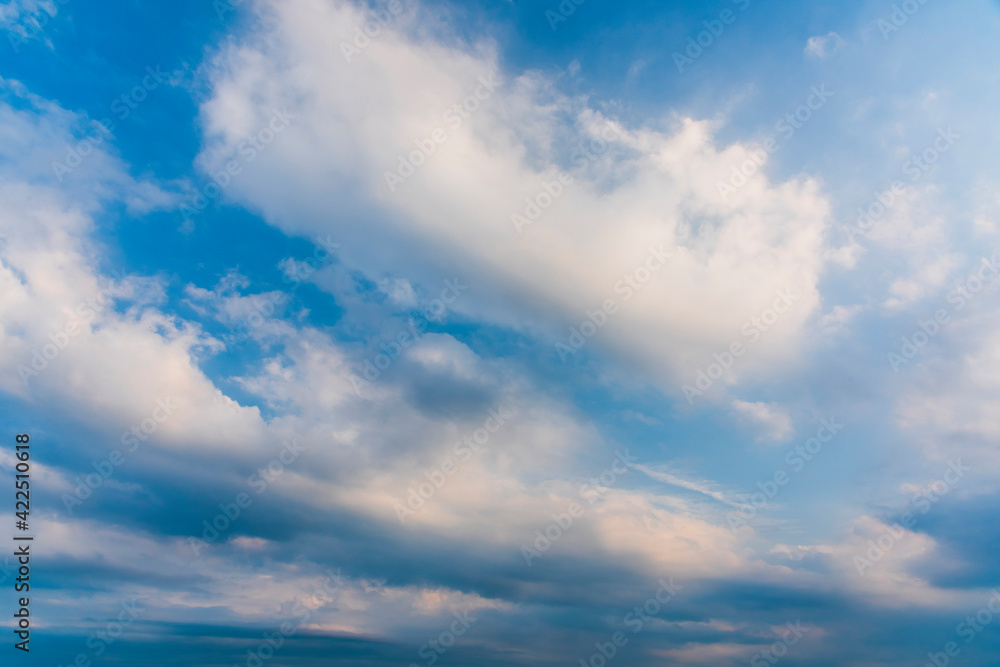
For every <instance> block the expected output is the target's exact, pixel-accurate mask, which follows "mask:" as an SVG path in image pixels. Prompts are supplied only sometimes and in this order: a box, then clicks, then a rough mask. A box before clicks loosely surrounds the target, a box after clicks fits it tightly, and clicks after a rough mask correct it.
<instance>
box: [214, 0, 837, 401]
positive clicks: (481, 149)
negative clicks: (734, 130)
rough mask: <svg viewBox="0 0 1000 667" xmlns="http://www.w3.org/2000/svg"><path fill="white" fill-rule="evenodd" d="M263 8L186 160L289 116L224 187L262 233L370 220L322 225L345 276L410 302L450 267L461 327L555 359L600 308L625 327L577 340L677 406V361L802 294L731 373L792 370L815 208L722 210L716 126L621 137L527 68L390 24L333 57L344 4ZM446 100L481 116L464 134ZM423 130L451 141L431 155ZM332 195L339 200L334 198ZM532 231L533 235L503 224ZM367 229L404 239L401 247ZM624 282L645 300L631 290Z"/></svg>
mask: <svg viewBox="0 0 1000 667" xmlns="http://www.w3.org/2000/svg"><path fill="white" fill-rule="evenodd" d="M257 7H258V10H259V11H260V12H261V13H262V14H263V15H266V16H269V17H270V18H271V19H272V20H271V21H270V22H268V23H267V24H266V26H264V25H262V26H261V27H260V29H259V30H257V31H255V32H253V33H250V35H248V37H247V38H246V39H245V40H244V41H243V42H241V43H240V44H239V45H235V44H234V45H232V46H228V47H225V48H223V49H222V50H221V51H220V52H219V54H218V55H217V56H216V57H215V58H214V59H213V61H212V62H211V64H210V65H209V66H207V67H206V68H205V72H206V75H207V76H208V78H209V80H210V82H211V86H212V91H213V92H212V96H211V98H210V99H209V101H207V102H206V103H205V104H204V105H203V106H202V109H201V112H202V116H201V117H202V121H203V124H204V127H205V130H206V134H207V138H208V144H207V146H206V148H205V150H204V151H203V152H202V155H201V156H200V163H201V164H202V165H203V166H204V168H205V169H206V170H216V169H218V168H220V166H222V165H224V163H225V161H226V160H229V159H230V158H231V156H232V155H234V154H235V153H236V152H237V150H238V146H239V144H240V142H241V141H243V140H244V139H245V137H246V136H247V135H248V134H251V133H253V132H254V131H256V129H257V128H260V127H264V126H266V123H267V118H268V117H269V116H270V115H271V114H272V110H273V109H284V108H287V109H288V110H289V112H290V113H294V114H295V115H296V118H295V120H294V122H293V123H292V125H291V126H290V127H289V129H287V130H285V131H284V132H283V133H282V135H281V136H280V137H276V138H275V139H274V141H273V143H271V144H270V145H269V146H268V147H267V150H266V151H264V152H262V153H260V155H259V157H257V159H256V160H255V161H254V162H253V163H252V164H250V165H248V166H247V169H245V170H244V172H243V174H242V175H241V176H240V178H239V180H238V181H237V180H236V179H234V183H233V185H231V186H230V188H229V190H228V192H229V195H230V196H231V197H233V198H234V199H236V200H238V201H241V202H243V203H245V204H246V205H247V206H250V207H252V208H254V209H256V210H260V211H261V212H262V213H263V215H264V217H265V218H266V219H267V220H268V221H269V222H270V223H271V224H273V225H276V226H277V227H279V228H280V229H282V230H284V231H285V232H287V233H292V234H309V235H315V234H325V233H328V232H329V231H330V230H331V229H332V228H334V224H333V223H332V222H331V219H330V216H329V215H327V213H326V212H327V211H329V210H331V206H333V205H334V202H336V207H337V210H341V211H344V212H345V213H346V212H348V211H356V212H358V213H359V214H360V213H361V212H362V211H363V212H364V213H363V215H362V217H363V218H364V220H365V223H364V225H363V226H359V225H356V224H355V223H353V222H352V221H351V220H352V219H354V218H356V216H355V215H353V214H352V215H345V216H343V217H341V218H340V219H339V220H338V221H337V223H336V225H335V227H336V231H337V235H338V238H342V239H344V243H345V244H350V245H352V247H353V248H354V249H353V250H352V252H351V253H350V257H349V258H346V259H345V261H348V262H351V263H352V265H353V266H356V267H361V266H363V267H365V269H366V271H368V272H370V273H373V274H375V275H379V274H383V273H388V272H389V270H390V267H395V269H396V270H405V272H406V273H407V274H408V275H410V276H412V279H411V282H412V283H414V284H415V285H416V284H417V283H418V282H419V283H420V284H422V285H433V284H435V283H440V281H441V280H443V279H445V278H447V277H449V276H448V274H447V273H446V272H443V271H441V270H440V268H437V267H440V266H441V265H447V266H449V267H452V270H453V271H454V272H455V273H458V274H459V275H461V276H463V279H465V280H467V281H469V282H470V283H471V284H475V285H476V287H475V288H474V289H476V295H475V298H474V299H463V300H462V301H461V302H460V303H458V304H456V306H455V309H456V311H457V312H460V313H462V314H464V315H466V316H468V317H472V318H475V319H478V320H485V321H489V322H495V323H497V324H500V325H502V326H505V327H510V328H515V329H522V328H523V327H524V326H525V323H526V322H527V323H533V324H531V325H530V326H531V327H532V329H533V330H534V332H535V333H536V334H541V335H543V336H546V337H549V339H550V340H551V341H552V344H553V351H554V344H555V343H556V342H557V341H558V340H560V339H562V338H565V337H567V336H568V335H569V334H568V330H569V326H571V325H579V323H580V322H581V320H583V319H585V318H586V317H587V312H588V311H593V310H594V309H595V308H600V306H601V304H603V303H604V302H605V301H607V300H609V299H615V300H616V301H617V303H618V305H619V306H620V309H619V313H618V314H617V315H615V317H614V318H612V319H611V320H610V321H609V322H608V323H607V325H606V326H605V327H603V328H602V331H601V334H600V336H599V337H598V338H596V339H595V340H594V341H593V342H592V343H591V344H592V345H593V346H594V348H595V349H599V350H605V351H607V352H609V353H611V354H613V355H615V357H616V358H618V359H619V360H621V361H622V362H623V363H626V364H631V365H633V366H634V367H636V368H638V369H641V372H643V373H645V374H648V375H650V376H651V378H652V380H653V381H655V382H656V383H657V384H658V385H659V386H660V387H661V388H663V389H665V390H667V391H669V392H671V393H679V390H680V385H681V384H682V381H690V379H691V378H692V377H693V376H694V374H695V372H696V371H697V366H696V365H695V364H694V363H693V362H692V359H694V358H696V357H698V358H702V357H709V358H710V355H711V354H712V353H713V352H718V351H719V350H723V349H727V348H728V347H729V346H730V344H731V342H732V339H733V336H734V330H735V331H738V330H739V326H740V325H741V323H742V322H744V321H745V320H747V319H748V318H750V317H752V316H754V315H759V313H760V312H761V311H762V310H763V309H764V308H766V307H767V306H768V305H770V303H771V301H773V299H774V294H775V292H776V291H777V290H781V289H787V288H789V287H790V286H792V285H796V286H797V289H798V290H799V291H800V292H801V298H800V299H799V301H798V302H797V304H796V307H795V308H794V309H793V310H792V312H790V313H789V314H787V315H785V316H783V318H782V320H781V322H780V323H779V324H778V325H777V326H775V327H773V328H772V329H771V330H770V331H769V333H768V335H767V336H765V337H763V338H762V339H761V341H760V342H759V343H758V344H757V345H755V348H754V351H753V354H752V355H748V356H747V358H746V359H744V360H742V362H741V366H740V368H739V369H738V370H734V378H738V377H741V376H749V375H753V374H755V373H757V374H766V373H767V372H768V369H771V368H774V367H775V363H774V362H775V361H776V360H777V359H783V360H785V361H787V362H789V363H792V361H791V360H792V359H793V358H794V356H795V354H796V350H797V349H799V346H800V344H801V343H802V336H803V333H804V332H803V327H804V326H805V323H806V322H807V320H808V318H809V315H810V313H811V312H812V310H813V309H814V308H816V307H817V305H818V293H817V288H816V283H817V279H818V275H819V272H820V271H821V269H822V267H823V265H824V263H825V259H824V257H825V249H824V244H823V234H824V229H825V228H826V225H827V224H828V212H829V211H828V205H827V203H826V201H825V199H824V197H823V195H822V194H821V192H820V190H819V187H818V185H817V184H816V183H814V182H812V181H810V180H808V179H796V180H790V181H788V182H784V183H775V184H771V183H769V182H768V181H767V180H766V178H765V177H763V176H758V177H756V178H754V179H751V182H749V183H748V184H747V185H745V186H744V187H743V188H741V189H740V191H739V193H738V194H737V195H735V196H733V197H731V198H730V200H729V201H728V202H723V201H722V200H721V198H720V197H719V194H718V192H717V187H716V184H717V181H718V180H719V179H720V178H724V177H725V176H724V175H725V174H728V172H729V169H730V168H731V167H732V166H733V165H734V164H738V163H739V162H740V160H742V159H746V158H747V155H748V150H749V149H748V147H744V146H742V145H738V144H737V145H731V146H725V147H719V146H717V145H716V143H715V140H714V138H713V131H714V129H715V127H714V125H713V123H711V122H708V121H703V120H696V119H692V118H683V117H672V118H667V119H665V124H666V125H667V126H668V127H669V129H667V130H654V129H650V128H648V127H644V126H636V127H625V126H624V125H622V124H621V123H620V122H619V121H617V120H616V119H614V118H611V117H608V116H606V115H605V114H604V113H601V112H599V111H597V110H595V109H593V108H590V107H588V106H587V105H586V104H585V103H584V101H582V100H579V99H575V98H571V97H568V96H566V95H564V94H562V93H560V92H559V90H558V89H557V87H556V85H555V82H554V81H552V80H549V79H547V78H546V77H545V76H544V75H542V74H540V73H537V72H524V73H520V74H518V73H509V74H508V73H501V72H499V66H498V58H497V55H496V47H495V45H493V44H490V43H485V42H484V43H479V44H475V45H469V46H461V45H460V44H457V43H455V42H454V41H449V40H441V41H434V40H430V41H428V40H417V39H415V38H414V37H412V35H411V33H410V32H409V29H408V28H407V26H408V25H409V24H407V23H406V21H407V18H406V17H404V16H401V17H399V18H398V22H395V23H393V24H391V25H389V26H387V27H386V28H385V29H384V30H383V32H382V33H381V34H380V35H379V37H378V38H377V39H373V40H372V41H371V43H370V44H369V45H368V46H367V47H366V49H365V50H364V52H363V53H361V54H356V55H354V57H352V58H351V61H350V62H348V61H347V59H346V58H345V57H344V56H343V54H340V53H338V52H337V50H336V49H333V50H331V49H330V47H329V44H330V41H329V40H330V39H331V35H332V36H333V38H334V43H339V42H340V40H341V39H345V40H346V39H348V38H349V35H350V34H351V30H352V29H353V27H354V26H355V25H357V24H358V22H359V21H361V20H362V15H361V14H360V13H359V12H358V10H357V9H356V8H355V7H354V6H353V5H351V4H348V3H346V2H339V1H338V2H331V3H324V4H322V5H320V4H316V3H311V2H308V1H307V0H288V1H282V2H260V3H258V5H257ZM265 81H266V82H267V83H266V85H265V84H263V82H265ZM315 81H324V82H326V83H325V84H324V85H323V86H319V87H317V86H315V85H313V82H315ZM483 81H486V82H489V85H488V86H485V84H484V83H482V82H483ZM484 86H485V87H484ZM341 90H353V91H358V92H357V94H353V95H349V96H345V95H342V94H340V93H339V92H338V91H341ZM477 90H478V91H479V94H480V97H482V98H484V99H482V100H477V99H476V97H475V95H474V93H475V92H476V91H477ZM362 91H363V92H362ZM456 104H461V105H467V106H468V107H469V108H470V109H472V108H473V107H475V109H474V110H472V111H468V112H466V111H463V112H462V114H463V115H468V118H464V117H463V115H458V114H457V112H456V111H455V108H456V107H455V105H456ZM435 130H440V132H441V133H443V134H438V137H439V138H441V137H444V141H443V142H441V143H437V142H435V141H433V140H431V144H427V143H426V142H425V141H424V140H425V139H427V138H429V137H430V136H431V134H432V133H433V132H434V131H435ZM420 146H426V147H427V149H426V150H428V151H430V150H431V149H432V148H433V154H432V155H426V156H425V155H424V154H423V153H421V150H423V149H421V148H420ZM587 147H593V148H594V150H593V151H591V150H590V149H589V148H587ZM581 148H585V149H586V151H587V152H586V153H580V154H578V155H576V156H574V155H573V153H574V152H576V151H579V149H581ZM595 151H596V152H595ZM411 158H412V159H413V160H414V161H415V162H420V165H419V166H416V167H415V168H414V169H413V174H412V176H406V177H405V179H404V180H403V181H402V182H398V183H397V182H391V183H388V184H387V176H386V175H387V174H396V177H398V173H404V172H405V173H407V174H408V173H409V167H408V166H407V165H408V164H409V162H410V159H411ZM574 165H576V166H574ZM563 170H568V171H569V172H571V174H572V176H571V178H572V181H571V182H570V183H569V184H561V183H560V180H559V178H560V173H561V172H562V171H563ZM398 178H401V177H398ZM564 180H565V179H564ZM331 182H339V183H350V186H349V187H347V188H346V189H344V190H342V191H336V192H335V191H334V190H331V188H330V187H329V184H330V183H331ZM546 184H548V185H547V187H548V188H549V190H550V191H551V192H552V193H553V194H549V193H548V192H546V190H545V188H546ZM535 201H540V202H541V205H540V206H539V214H538V215H537V217H536V216H535V214H534V213H533V208H532V207H534V206H538V204H533V203H531V202H535ZM542 208H544V211H542V210H541V209H542ZM526 214H527V215H526ZM514 216H518V217H516V218H515V217H514ZM527 216H531V217H532V218H536V219H535V220H534V222H532V223H531V224H528V225H524V224H523V223H520V222H515V221H517V220H525V221H527V220H528V219H529V218H528V217H527ZM518 227H520V231H521V233H518ZM361 234H364V235H365V236H367V235H369V234H376V235H385V236H393V237H397V238H400V239H407V241H406V244H407V245H408V247H409V248H411V249H412V250H413V252H406V253H400V252H399V251H398V249H396V248H393V247H386V246H373V245H372V244H370V243H366V242H363V241H362V237H361ZM659 247H662V248H663V249H664V251H665V252H668V253H670V254H671V255H672V257H671V259H670V260H669V261H668V262H667V263H666V265H665V266H663V267H662V268H660V269H658V270H657V271H656V273H655V275H654V276H653V277H652V278H648V277H647V275H648V273H647V272H646V269H645V268H643V264H644V263H645V262H646V261H647V259H648V257H649V254H650V248H659ZM422 257H437V258H439V259H437V260H435V261H434V262H433V263H430V262H425V261H423V260H422V259H421V258H422ZM633 274H636V275H638V276H639V279H641V280H642V281H643V282H642V288H641V290H639V289H633V288H631V287H630V286H629V285H628V283H627V282H626V279H628V280H629V281H631V282H633V283H636V279H635V278H634V277H633ZM636 284H638V283H636ZM734 286H736V287H735V288H734Z"/></svg>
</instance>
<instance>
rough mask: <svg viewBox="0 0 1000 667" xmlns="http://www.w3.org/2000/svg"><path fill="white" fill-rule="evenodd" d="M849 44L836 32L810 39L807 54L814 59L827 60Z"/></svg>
mask: <svg viewBox="0 0 1000 667" xmlns="http://www.w3.org/2000/svg"><path fill="white" fill-rule="evenodd" d="M846 44H847V42H845V41H844V39H843V38H842V37H841V36H840V35H838V34H837V33H835V32H829V33H827V34H826V35H816V36H815V37H810V38H809V40H808V41H807V42H806V49H805V53H806V55H807V56H810V57H812V58H819V59H825V58H829V57H831V56H833V55H835V54H836V53H837V52H838V51H840V49H842V48H843V47H844V46H845V45H846Z"/></svg>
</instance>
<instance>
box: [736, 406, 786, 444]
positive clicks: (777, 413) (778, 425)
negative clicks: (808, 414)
mask: <svg viewBox="0 0 1000 667" xmlns="http://www.w3.org/2000/svg"><path fill="white" fill-rule="evenodd" d="M732 407H733V409H734V410H736V412H737V413H739V414H740V415H741V416H743V417H745V418H747V419H749V420H750V421H752V422H754V423H755V424H757V425H759V426H761V427H763V430H764V433H763V434H762V435H761V436H760V437H759V438H757V440H758V441H760V440H769V441H771V442H787V441H788V440H790V439H791V438H792V436H793V435H794V434H795V429H794V428H793V427H792V418H791V417H789V416H788V414H787V413H786V412H784V411H782V410H781V408H779V407H777V406H774V405H769V404H767V403H761V402H757V403H750V402H748V401H740V400H735V401H733V402H732Z"/></svg>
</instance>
